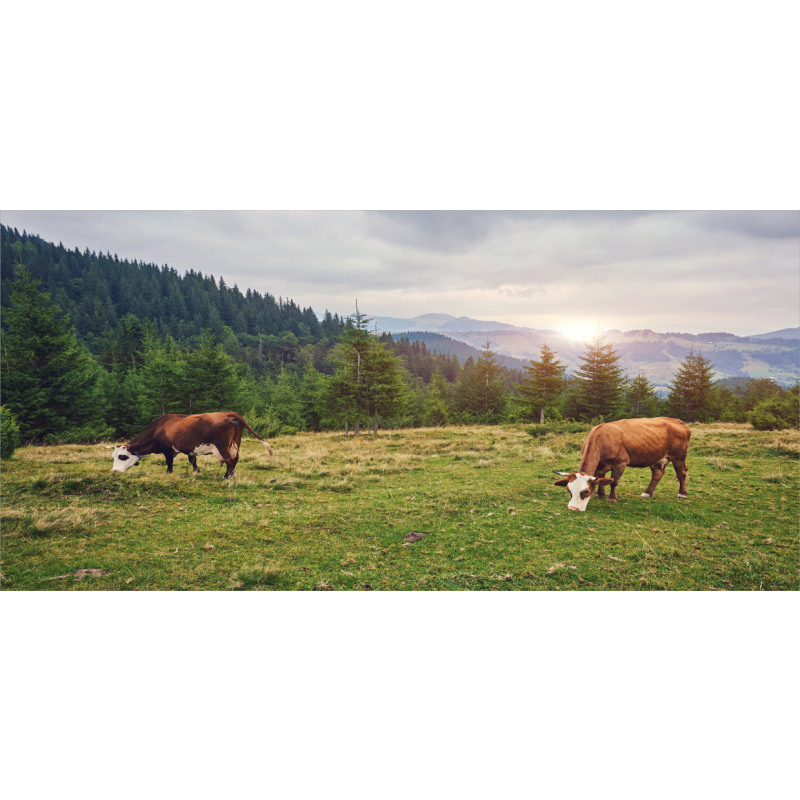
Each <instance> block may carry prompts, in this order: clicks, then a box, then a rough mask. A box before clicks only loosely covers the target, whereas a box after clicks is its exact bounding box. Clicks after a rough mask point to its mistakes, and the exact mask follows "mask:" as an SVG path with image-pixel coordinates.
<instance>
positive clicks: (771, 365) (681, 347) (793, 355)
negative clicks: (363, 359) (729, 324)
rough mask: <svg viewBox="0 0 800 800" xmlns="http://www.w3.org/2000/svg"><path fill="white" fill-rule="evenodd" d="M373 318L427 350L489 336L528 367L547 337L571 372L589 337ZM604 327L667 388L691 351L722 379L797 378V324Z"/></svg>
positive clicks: (625, 355) (634, 364)
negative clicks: (761, 330) (748, 331)
mask: <svg viewBox="0 0 800 800" xmlns="http://www.w3.org/2000/svg"><path fill="white" fill-rule="evenodd" d="M372 324H374V325H377V327H378V330H380V331H383V332H385V333H391V334H393V336H394V338H395V339H397V338H399V336H400V335H403V336H406V337H407V338H408V339H410V340H412V341H415V340H421V341H424V342H425V344H426V346H427V347H428V349H429V350H437V351H438V352H440V353H447V354H450V353H456V354H460V353H461V354H463V344H462V345H459V347H458V348H456V347H455V343H456V342H459V343H466V344H468V345H470V346H472V347H474V348H476V351H477V350H480V348H482V347H483V346H484V345H485V344H486V341H487V339H488V341H489V342H490V346H491V348H492V350H493V352H495V353H497V354H498V355H501V356H505V357H509V358H511V359H517V360H519V363H518V364H514V365H515V366H518V367H519V368H524V367H525V366H526V365H527V364H528V363H529V361H530V360H531V359H538V358H539V357H540V355H541V347H542V345H543V344H545V343H546V344H547V346H548V347H549V348H550V349H551V350H554V351H555V352H556V354H557V357H558V359H559V361H561V362H562V363H564V364H566V365H567V367H568V370H569V371H573V370H574V369H575V368H576V367H577V366H578V364H579V361H580V358H581V356H582V355H583V354H584V353H585V351H586V344H587V343H586V342H585V341H577V340H574V339H570V338H567V337H566V336H564V335H563V334H562V333H560V332H558V331H553V330H537V329H533V328H519V327H516V326H514V325H509V324H507V323H501V322H493V321H491V320H475V319H470V318H469V317H453V316H451V315H449V314H423V315H421V316H418V317H413V318H398V317H375V319H374V322H373V323H372ZM602 334H603V336H604V337H605V339H606V340H607V341H609V342H612V343H613V344H614V347H615V349H616V352H617V354H618V355H619V356H620V361H619V363H620V366H621V367H622V368H623V369H625V370H626V371H627V373H628V375H629V376H630V377H634V376H636V375H640V374H641V375H644V376H645V377H647V378H648V380H650V382H651V383H652V384H653V385H654V386H655V387H656V388H657V389H660V390H662V391H663V390H666V389H667V388H668V386H669V384H670V382H671V381H672V378H673V375H674V374H675V372H676V371H677V370H678V368H679V366H680V363H681V362H682V361H683V360H684V358H686V356H687V355H688V354H689V353H690V352H691V351H694V352H695V353H697V352H700V353H702V355H703V356H704V357H705V358H707V359H708V360H709V361H710V362H711V363H712V364H713V365H714V369H715V377H716V378H717V379H725V378H772V379H774V380H775V381H776V382H778V383H780V384H781V385H785V386H789V385H792V384H794V383H796V382H797V381H798V380H800V327H798V328H784V329H782V330H779V331H774V332H772V333H765V334H758V335H754V336H748V337H741V336H735V335H734V334H731V333H700V334H689V333H657V332H655V331H651V330H635V331H624V332H623V331H618V330H607V331H602ZM476 354H477V353H476ZM504 361H505V359H504ZM505 363H507V364H508V363H509V362H505ZM512 363H513V362H512Z"/></svg>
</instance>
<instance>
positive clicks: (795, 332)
mask: <svg viewBox="0 0 800 800" xmlns="http://www.w3.org/2000/svg"><path fill="white" fill-rule="evenodd" d="M750 338H751V339H800V328H781V330H779V331H773V332H772V333H759V334H758V335H757V336H751V337H750Z"/></svg>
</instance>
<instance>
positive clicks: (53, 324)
mask: <svg viewBox="0 0 800 800" xmlns="http://www.w3.org/2000/svg"><path fill="white" fill-rule="evenodd" d="M40 285H41V281H39V280H34V279H33V278H32V277H31V274H30V272H29V271H28V269H27V267H26V266H24V265H23V264H17V272H16V277H15V279H14V280H13V281H12V282H11V307H10V308H9V309H8V311H7V312H6V313H5V314H4V315H3V316H4V320H3V321H4V323H5V325H6V330H5V331H4V333H3V345H2V346H3V354H2V355H3V363H2V368H3V380H2V405H4V406H8V408H9V410H10V411H11V412H12V413H13V415H14V416H15V417H16V419H17V421H18V423H19V427H20V436H21V439H22V440H23V441H42V440H44V439H45V437H47V438H48V439H49V440H51V441H67V440H80V439H101V438H104V437H105V436H107V435H108V434H109V433H110V431H109V430H108V428H107V427H106V425H105V423H104V422H103V416H104V410H105V409H104V398H103V395H102V391H101V390H102V387H101V384H100V378H101V370H100V368H99V366H98V365H97V363H96V362H95V361H94V359H93V358H92V357H91V355H90V354H89V352H88V351H87V350H86V349H85V348H84V347H83V346H81V345H80V344H79V342H78V339H77V336H76V334H75V331H74V330H73V329H72V328H71V327H70V326H69V321H68V320H67V319H66V318H65V317H64V316H62V315H61V313H60V312H59V309H58V308H57V307H56V306H55V305H53V304H52V303H51V302H50V296H49V295H48V294H47V293H46V292H42V291H40V290H39V287H40Z"/></svg>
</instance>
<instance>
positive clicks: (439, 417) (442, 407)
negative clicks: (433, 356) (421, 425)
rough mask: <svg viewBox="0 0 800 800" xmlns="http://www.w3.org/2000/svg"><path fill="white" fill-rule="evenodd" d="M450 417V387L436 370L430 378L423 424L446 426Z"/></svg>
mask: <svg viewBox="0 0 800 800" xmlns="http://www.w3.org/2000/svg"><path fill="white" fill-rule="evenodd" d="M451 415H452V404H451V401H450V387H449V386H448V384H447V381H446V380H445V377H444V375H443V374H442V373H441V371H440V370H439V369H438V368H437V369H436V371H435V372H434V373H433V375H432V376H431V387H430V391H429V392H428V397H427V399H426V403H425V424H426V425H430V426H433V427H439V426H442V425H447V423H448V422H450V418H451Z"/></svg>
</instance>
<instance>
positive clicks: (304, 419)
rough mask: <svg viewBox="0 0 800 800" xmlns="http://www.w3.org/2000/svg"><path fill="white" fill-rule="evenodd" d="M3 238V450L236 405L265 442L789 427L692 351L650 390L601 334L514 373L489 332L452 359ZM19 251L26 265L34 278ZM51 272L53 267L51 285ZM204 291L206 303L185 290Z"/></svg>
mask: <svg viewBox="0 0 800 800" xmlns="http://www.w3.org/2000/svg"><path fill="white" fill-rule="evenodd" d="M2 235H3V242H2V246H3V262H2V266H3V276H2V277H3V297H2V301H3V315H2V367H1V368H2V381H1V382H0V394H1V397H0V401H1V402H2V406H3V412H2V416H3V430H2V440H3V442H2V449H3V455H4V457H5V456H7V454H8V453H9V452H10V451H12V450H13V445H14V444H15V443H16V442H20V441H21V442H88V441H100V440H122V439H125V438H128V437H130V436H131V435H133V434H134V433H136V432H138V431H139V430H141V429H142V428H143V427H144V426H145V425H146V424H147V423H148V422H149V421H150V420H152V419H153V418H155V417H157V416H160V415H162V414H164V413H199V412H203V411H217V410H221V409H229V410H236V411H240V412H241V413H243V414H245V416H246V417H247V418H248V421H249V422H250V423H251V424H252V425H253V426H254V427H255V428H256V429H257V430H259V432H260V433H261V434H262V435H264V436H274V435H276V434H279V433H293V432H296V431H322V430H333V429H345V430H348V431H358V430H360V429H362V428H367V427H371V428H372V429H373V430H376V429H377V428H378V427H417V426H435V425H444V424H469V423H487V424H494V423H501V422H524V423H530V422H545V421H551V420H580V421H584V422H596V421H600V420H613V419H619V418H622V417H635V416H657V415H661V414H668V415H670V416H676V417H680V418H682V419H685V420H686V421H687V422H692V421H698V420H699V421H712V420H726V421H739V422H744V421H750V422H752V423H753V424H754V425H755V426H756V427H761V428H770V427H771V428H779V427H788V426H796V425H797V424H798V411H797V409H798V389H797V387H794V388H793V389H791V390H786V389H782V388H781V387H779V386H777V385H776V384H775V383H774V382H773V381H770V380H746V381H737V382H731V383H720V382H715V381H714V380H713V377H712V376H713V368H712V365H711V364H710V363H709V362H708V360H707V359H705V358H704V357H703V356H702V355H700V354H696V353H694V352H691V351H690V352H689V354H688V355H687V356H686V357H685V359H684V360H683V362H682V364H681V367H680V369H679V370H678V371H677V372H676V374H675V376H674V380H673V383H672V386H671V390H670V393H669V395H668V396H667V397H666V398H660V397H658V396H657V395H656V392H655V389H654V387H653V386H652V384H651V383H650V382H649V381H648V380H647V379H646V378H645V377H644V376H642V375H638V376H635V377H632V378H631V377H629V376H628V375H626V374H625V373H624V371H623V370H622V369H620V367H619V366H618V364H617V362H618V360H619V356H618V354H617V352H616V351H615V349H614V347H613V346H612V345H611V344H608V343H607V342H606V341H605V340H604V339H602V337H598V338H597V339H596V340H595V341H594V342H593V343H591V344H590V345H588V346H587V348H586V352H585V354H584V357H583V358H582V360H581V364H580V366H579V368H578V369H577V370H575V372H574V374H573V375H571V376H569V377H566V376H565V373H566V370H565V367H564V365H563V364H561V363H560V362H559V361H558V354H557V353H554V352H553V351H551V350H550V349H549V348H548V347H547V346H546V345H545V346H543V347H542V349H541V354H540V358H539V359H534V360H531V361H530V363H529V365H528V366H527V367H526V368H525V369H524V370H518V369H517V370H515V369H510V368H508V367H505V366H503V365H502V364H501V363H499V358H498V356H497V355H496V354H495V353H493V352H492V349H491V343H490V342H489V341H487V342H486V344H485V346H484V347H483V349H482V351H481V352H480V353H479V354H478V355H475V356H469V357H467V358H466V359H462V360H461V361H460V360H459V359H458V358H457V357H455V356H453V355H442V354H440V353H436V352H435V351H432V350H429V349H428V348H427V346H426V345H425V342H424V341H422V342H420V341H414V342H411V341H409V340H408V339H407V338H400V339H399V340H398V341H394V340H393V339H392V337H391V336H388V335H376V334H375V333H374V332H372V331H371V330H370V326H369V323H370V321H371V320H370V318H369V317H367V316H366V315H364V314H361V313H360V312H359V311H358V309H357V310H356V313H355V314H353V315H351V316H350V317H348V318H341V317H339V316H337V315H330V314H329V313H327V314H326V315H325V317H324V319H323V320H322V321H319V320H317V317H316V314H314V312H313V311H312V310H311V309H305V310H301V309H299V307H298V306H296V305H295V304H294V303H293V302H291V301H283V300H280V301H277V302H276V301H274V299H273V298H271V297H270V295H259V294H258V293H253V292H249V291H248V292H247V293H246V294H245V295H242V294H241V292H239V290H238V289H236V288H235V287H234V289H228V288H227V287H225V286H224V284H223V283H222V282H221V281H220V282H216V281H215V280H214V279H213V278H204V277H201V276H199V275H197V274H196V273H189V274H187V276H185V277H184V278H181V277H179V276H178V275H177V273H175V272H174V270H170V269H169V268H167V267H163V268H157V267H153V266H152V265H144V264H141V263H132V262H122V261H119V260H118V259H117V258H116V257H115V256H109V255H106V256H97V255H96V254H94V253H88V252H85V253H83V254H81V253H78V251H67V250H65V249H64V248H63V247H61V246H60V245H59V246H57V247H56V246H53V245H49V246H47V245H46V243H43V242H42V240H41V239H39V238H38V237H29V236H27V235H26V234H22V235H20V234H18V233H17V232H16V231H10V230H9V229H8V228H3V229H2ZM34 254H35V259H34ZM56 256H58V257H57V258H56ZM51 258H52V261H49V260H48V259H51ZM26 259H31V260H36V263H37V264H38V272H39V275H40V276H41V277H38V276H37V275H36V274H35V273H34V269H33V268H31V267H29V266H28V264H27V263H26ZM55 265H60V266H55ZM81 265H82V266H81ZM52 270H55V271H58V270H61V273H60V274H61V277H60V279H59V280H55V279H54V278H53V275H52ZM65 270H66V272H65ZM67 274H69V275H72V276H73V277H70V278H69V279H67V278H66V276H67ZM90 275H93V276H94V277H92V278H91V279H90V278H89V276H90ZM64 281H67V283H68V284H69V286H66V285H65V284H64ZM155 281H158V282H159V283H158V285H159V287H161V286H162V283H161V281H163V286H164V287H166V291H167V292H168V293H169V292H170V291H172V292H173V293H174V298H177V297H178V294H180V295H181V296H182V297H183V296H184V294H185V295H186V297H189V296H193V297H194V300H193V303H194V304H195V305H196V306H198V307H202V308H204V309H206V310H207V313H206V312H202V313H201V314H200V315H199V317H198V318H194V317H192V316H191V315H190V314H189V312H188V310H187V311H186V314H187V316H186V317H182V318H180V319H179V318H178V316H176V315H175V314H174V313H172V312H170V313H167V312H166V311H165V312H164V313H165V317H164V318H158V317H155V316H153V314H152V305H148V302H146V301H145V299H144V295H143V294H142V292H145V291H147V287H148V286H150V291H153V292H156V291H157V290H156V289H155V286H156V283H155ZM148 282H150V283H148ZM211 284H214V287H215V288H212V286H211ZM87 285H92V286H95V287H97V286H100V287H104V288H101V289H100V290H98V293H96V294H95V299H97V298H99V297H101V295H102V296H106V294H105V293H107V296H106V301H105V304H106V305H108V304H109V303H110V311H109V314H111V316H107V317H106V321H105V323H103V325H102V326H101V325H98V324H96V321H93V322H91V323H90V321H89V320H88V319H86V318H85V316H84V317H82V315H85V314H87V313H88V312H87V311H86V308H88V306H87V305H86V304H85V298H84V297H83V295H82V289H81V287H86V286H87ZM201 285H203V286H205V287H206V290H205V294H206V295H207V298H206V301H203V302H201V301H200V300H199V297H200V294H199V293H198V292H195V289H198V287H200V286H201ZM48 287H49V289H48ZM123 287H128V290H130V291H129V293H128V295H126V293H125V291H123ZM131 287H137V288H136V292H133V289H132V288H131ZM158 291H161V292H162V295H161V296H162V297H163V290H158ZM198 291H199V289H198ZM137 293H138V294H137ZM125 295H126V296H127V298H128V299H124V300H123V296H125ZM132 297H134V298H137V299H135V300H131V299H130V298H132ZM208 298H214V299H213V300H211V299H208ZM226 298H227V299H226ZM98 302H100V301H99V300H98ZM101 304H102V303H101ZM166 305H167V304H162V306H161V307H162V308H166ZM226 307H227V311H225V310H224V309H225V308H226ZM82 309H83V310H82ZM221 309H222V310H221ZM233 309H237V310H236V311H234V310H233ZM248 309H249V310H248ZM259 309H260V311H259ZM180 313H181V314H183V311H181V312H180ZM73 314H77V316H78V319H79V320H81V319H82V322H81V325H82V326H83V332H82V331H81V328H80V327H79V326H78V325H77V324H76V323H75V322H74V321H73V316H72V315H73ZM254 314H255V316H253V315H254ZM259 314H262V316H258V315H259ZM312 319H313V321H312ZM248 320H250V321H248ZM253 320H255V321H253ZM202 322H207V323H208V324H206V325H202V324H201V323H202ZM228 323H231V324H228ZM251 323H252V324H251ZM234 326H235V327H234ZM262 326H263V327H262ZM237 328H238V330H237ZM473 352H474V351H473Z"/></svg>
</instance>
